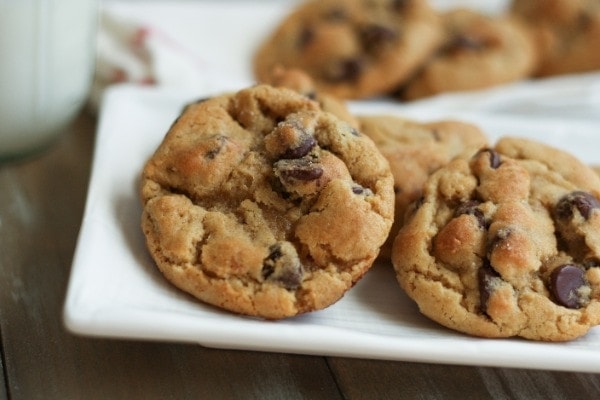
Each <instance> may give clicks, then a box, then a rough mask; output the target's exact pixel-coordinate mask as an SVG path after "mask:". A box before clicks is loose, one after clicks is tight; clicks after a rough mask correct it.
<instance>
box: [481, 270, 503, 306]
mask: <svg viewBox="0 0 600 400" xmlns="http://www.w3.org/2000/svg"><path fill="white" fill-rule="evenodd" d="M497 279H500V274H498V272H496V270H494V268H492V266H491V264H490V262H489V261H488V260H486V261H485V262H484V263H483V265H482V266H481V267H480V268H479V270H477V282H478V283H479V308H480V310H481V312H483V313H485V312H487V302H488V300H489V299H490V295H491V294H492V292H493V291H494V288H493V286H494V285H493V282H494V281H495V280H497Z"/></svg>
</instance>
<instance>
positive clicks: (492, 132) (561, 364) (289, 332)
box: [64, 86, 600, 372]
mask: <svg viewBox="0 0 600 400" xmlns="http://www.w3.org/2000/svg"><path fill="white" fill-rule="evenodd" d="M199 97H201V96H199V95H198V94H197V93H196V94H191V93H183V92H180V91H165V90H158V89H151V88H138V87H133V86H121V87H114V88H113V89H111V90H110V91H109V92H108V94H107V96H106V97H105V102H104V106H103V108H102V114H101V118H100V121H99V128H98V132H97V135H98V136H97V139H96V148H95V156H94V161H93V170H92V176H91V181H90V185H89V192H88V200H87V204H86V209H85V213H84V217H83V223H82V227H81V231H80V237H79V241H78V245H77V249H76V254H75V258H74V261H73V266H72V274H71V279H70V282H69V287H68V293H67V297H66V302H65V308H64V319H65V323H66V326H67V327H68V329H69V330H71V331H72V332H75V333H79V334H83V335H94V336H105V337H115V338H136V339H148V340H166V341H184V342H195V343H199V344H202V345H204V346H211V347H218V348H233V349H248V350H260V351H275V352H289V353H302V354H315V355H333V356H347V357H363V358H374V359H389V360H408V361H422V362H431V363H445V364H465V365H485V366H502V367H519V368H538V369H553V370H571V371H587V372H600V361H599V360H600V328H594V329H592V330H591V331H590V332H589V334H588V335H586V336H585V337H583V338H581V339H578V340H575V341H572V342H568V343H537V342H531V341H525V340H519V339H502V340H491V339H480V338H474V337H469V336H466V335H462V334H460V333H456V332H453V331H450V330H447V329H444V328H442V327H440V326H438V325H437V324H435V323H433V322H431V321H429V320H428V319H426V318H425V317H423V316H421V315H420V314H419V312H418V310H417V308H416V306H415V305H414V304H413V303H412V302H411V301H410V300H409V299H408V298H407V297H406V296H405V295H404V294H403V293H402V292H401V290H400V288H399V286H398V285H397V283H396V281H395V277H394V274H393V272H392V267H391V265H389V264H379V265H376V266H375V267H374V268H373V269H372V270H371V271H370V272H369V273H368V274H366V276H365V277H364V278H363V280H361V281H360V282H359V283H358V285H357V286H356V287H354V288H353V289H352V290H350V291H349V292H348V293H347V294H346V296H345V297H344V298H343V299H342V300H340V301H339V302H338V303H336V304H334V305H333V306H331V307H329V308H327V309H326V310H322V311H318V312H314V313H311V314H308V315H303V316H299V317H296V318H290V319H287V320H282V321H278V322H266V321H261V320H258V319H254V318H247V317H242V316H237V315H233V314H230V313H227V312H223V311H220V310H218V309H215V308H213V307H210V306H206V305H204V304H202V303H199V302H197V301H195V300H194V299H192V298H191V297H190V296H188V295H185V294H183V293H182V292H180V291H178V290H177V289H175V288H174V287H173V286H171V285H170V284H169V283H168V282H166V280H164V279H163V278H162V276H161V274H160V273H159V272H158V270H157V269H156V268H155V266H154V263H153V261H152V259H151V258H150V256H149V254H148V252H147V251H146V248H145V244H144V238H143V234H142V232H141V229H140V215H141V206H140V202H139V198H138V184H139V175H140V172H141V169H142V167H143V165H144V163H145V161H146V160H147V159H148V157H149V156H150V155H151V154H152V152H153V151H154V150H155V148H156V147H157V146H158V144H159V143H160V141H161V140H162V138H163V136H164V134H165V132H166V131H167V129H168V128H169V126H170V124H171V123H172V121H173V120H174V119H175V117H176V116H177V115H178V113H179V112H180V110H181V109H182V107H183V105H184V104H185V103H187V102H189V101H191V100H194V99H196V98H199ZM351 107H352V110H353V111H354V112H355V113H357V114H358V113H360V114H377V113H393V114H398V115H402V116H406V117H411V118H415V119H419V120H437V119H442V118H450V117H452V118H458V119H461V120H464V121H470V122H473V123H475V124H477V125H479V126H480V127H481V128H482V129H483V130H484V131H485V132H486V133H487V134H488V136H489V137H490V140H491V141H494V140H495V139H497V138H498V137H499V136H501V135H507V134H510V135H518V136H524V137H531V138H535V139H538V140H542V141H544V142H546V143H549V144H552V145H555V146H559V147H562V148H565V149H567V150H569V151H571V152H572V153H574V154H576V155H577V156H579V157H580V158H581V159H582V160H584V161H585V162H589V163H594V162H595V163H598V164H600V155H598V148H599V146H600V136H599V132H600V120H597V119H591V120H582V119H579V120H564V119H559V118H552V119H543V118H538V117H535V118H533V117H530V118H524V117H518V116H509V115H503V116H492V115H491V114H485V113H464V112H457V111H445V112H444V111H440V110H439V109H437V110H438V111H435V110H436V109H435V108H432V107H430V106H427V105H426V104H421V105H419V104H416V105H414V106H402V105H400V104H398V103H392V102H383V101H379V102H378V101H371V102H362V103H361V102H356V103H352V104H351Z"/></svg>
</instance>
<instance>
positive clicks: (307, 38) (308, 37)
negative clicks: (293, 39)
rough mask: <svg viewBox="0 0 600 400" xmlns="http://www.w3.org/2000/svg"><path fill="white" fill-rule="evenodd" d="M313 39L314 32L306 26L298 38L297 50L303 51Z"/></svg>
mask: <svg viewBox="0 0 600 400" xmlns="http://www.w3.org/2000/svg"><path fill="white" fill-rule="evenodd" d="M314 38H315V31H314V30H313V29H312V28H311V27H308V26H305V27H304V28H303V29H302V31H300V35H299V36H298V42H297V44H298V48H300V49H303V48H305V47H306V46H308V45H309V44H310V43H311V42H312V41H313V40H314Z"/></svg>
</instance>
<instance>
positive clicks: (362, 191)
mask: <svg viewBox="0 0 600 400" xmlns="http://www.w3.org/2000/svg"><path fill="white" fill-rule="evenodd" d="M352 193H354V194H357V195H363V196H372V195H373V192H372V191H371V189H369V188H365V187H362V186H360V185H356V186H352Z"/></svg>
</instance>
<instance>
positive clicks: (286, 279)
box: [262, 242, 304, 290]
mask: <svg viewBox="0 0 600 400" xmlns="http://www.w3.org/2000/svg"><path fill="white" fill-rule="evenodd" d="M262 276H263V278H264V279H266V280H270V281H273V282H277V283H278V284H280V285H282V286H283V287H284V288H286V289H288V290H296V289H297V288H298V287H299V286H300V284H301V283H302V278H303V276H304V268H303V267H302V264H301V263H300V260H299V259H298V255H297V253H296V251H295V249H294V248H293V246H292V245H291V244H289V243H286V242H279V243H275V244H273V245H271V246H270V247H269V255H268V256H267V257H266V258H265V259H264V261H263V269H262Z"/></svg>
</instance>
